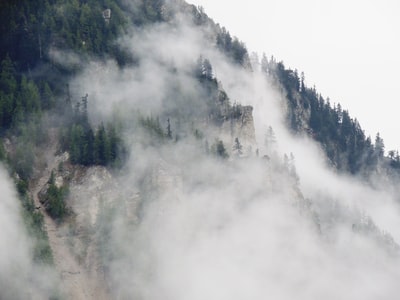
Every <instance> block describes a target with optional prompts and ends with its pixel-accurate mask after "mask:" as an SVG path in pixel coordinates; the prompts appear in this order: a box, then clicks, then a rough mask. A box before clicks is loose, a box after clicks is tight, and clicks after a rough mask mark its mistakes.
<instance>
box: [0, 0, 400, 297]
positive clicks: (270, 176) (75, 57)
mask: <svg viewBox="0 0 400 300" xmlns="http://www.w3.org/2000/svg"><path fill="white" fill-rule="evenodd" d="M0 8H2V9H1V10H0V11H2V14H3V17H4V19H3V20H4V22H3V21H2V23H1V24H2V27H1V32H3V33H4V35H2V38H1V44H2V45H4V47H2V50H1V51H2V52H0V54H1V59H2V65H1V66H2V68H1V74H0V87H1V88H0V104H1V107H0V112H1V113H0V116H1V118H0V119H1V122H2V123H1V126H2V140H3V143H2V144H3V145H4V149H1V148H0V157H1V158H2V159H4V161H5V164H6V165H7V167H8V170H9V177H11V178H12V179H13V180H14V181H15V183H16V187H17V188H18V191H19V195H18V196H19V198H20V199H21V200H22V202H19V203H22V205H21V206H23V211H24V216H25V221H26V225H27V226H26V227H29V226H30V224H31V223H29V222H30V221H29V220H31V219H33V220H36V222H35V223H34V225H33V226H31V227H32V228H33V229H34V230H36V232H38V233H39V234H38V233H36V234H35V235H33V234H30V235H31V236H30V240H31V243H32V248H29V247H27V246H26V245H24V247H23V249H25V250H26V251H25V252H24V253H23V254H21V255H22V256H23V258H24V261H26V265H24V268H21V270H22V272H24V271H26V270H41V268H46V269H49V270H50V271H49V273H48V274H49V275H48V276H47V275H46V276H43V277H44V279H42V278H41V277H40V276H39V274H42V272H39V271H38V272H37V273H35V272H34V271H30V272H25V273H27V274H29V276H28V278H26V280H22V281H21V282H18V283H16V284H21V285H24V286H26V289H18V287H17V285H16V284H15V285H12V286H11V287H12V288H11V289H10V291H12V292H10V293H7V294H4V292H2V290H3V289H0V297H6V298H15V299H24V298H27V296H26V295H27V293H28V295H29V296H30V297H31V298H34V296H36V295H38V296H37V297H38V298H41V299H45V298H55V297H56V296H60V297H61V298H66V299H125V298H126V299H132V298H134V299H160V298H167V299H200V298H201V299H203V298H205V297H207V298H209V299H218V300H221V299H230V300H232V299H243V298H246V299H247V298H251V299H265V297H268V296H270V295H273V297H274V298H279V299H293V298H297V299H310V298H320V297H324V298H326V297H328V298H329V297H330V298H332V299H337V298H350V299H369V298H371V299H372V298H376V297H377V296H378V297H381V298H393V297H394V296H395V295H396V292H397V280H396V279H397V278H398V275H399V273H398V272H399V271H398V270H399V268H398V266H399V258H398V256H399V246H398V241H399V238H400V232H399V231H398V228H400V227H399V226H397V225H399V220H400V218H399V215H398V213H397V212H398V196H397V195H398V193H397V187H396V185H395V184H393V183H396V182H397V180H398V179H397V176H398V175H397V163H396V162H397V160H398V158H397V156H398V155H397V156H396V155H395V153H393V155H390V156H389V157H385V156H384V151H383V150H384V147H383V140H381V138H380V137H379V136H378V137H377V139H376V141H375V143H374V144H372V142H371V140H370V139H368V138H366V137H365V135H364V132H363V131H362V129H361V127H360V125H359V124H358V123H357V121H356V120H353V119H352V118H351V117H350V116H349V113H348V112H347V111H345V110H343V109H342V108H341V107H340V106H339V105H336V106H334V107H333V108H332V106H331V105H330V104H329V102H328V100H325V99H323V98H322V97H321V96H319V95H318V93H317V92H316V90H315V89H314V88H313V89H311V88H308V87H306V86H305V85H304V78H302V76H299V75H298V73H297V72H295V71H292V70H288V69H286V68H285V66H284V65H283V63H277V62H276V61H275V60H274V59H270V60H268V59H266V58H265V57H264V58H263V59H262V61H261V62H260V63H258V62H255V61H252V63H251V62H250V59H249V55H248V53H247V50H246V48H245V46H244V45H243V43H241V42H240V41H239V40H238V39H237V38H235V37H231V36H230V34H229V32H227V31H226V29H224V28H221V27H220V26H219V25H216V24H215V22H214V21H213V20H211V19H209V18H208V17H207V15H206V14H205V13H204V11H202V10H199V9H197V8H196V7H194V6H192V5H189V4H187V3H185V2H184V1H179V0H170V1H156V0H154V1H150V0H136V1H111V0H107V1H39V3H38V4H37V5H32V3H30V2H29V1H21V2H20V3H18V4H15V3H14V2H10V1H8V2H7V1H6V2H4V3H3V2H2V4H1V6H0ZM26 35H27V36H28V37H26ZM22 37H24V38H22ZM28 52H29V55H25V54H26V53H28ZM258 65H260V66H261V67H260V68H258V67H257V66H258ZM4 180H6V179H4ZM14 198H17V197H13V196H10V197H9V199H12V201H14V203H15V202H16V201H17V199H14ZM7 199H8V198H7ZM7 201H8V200H7ZM0 208H2V206H0ZM3 211H4V213H3ZM3 211H2V210H0V212H1V213H2V216H3V215H4V216H8V215H10V216H12V218H13V219H12V220H11V221H9V222H8V225H9V227H8V228H12V227H15V225H14V224H15V222H14V219H15V218H17V216H16V214H12V213H10V212H9V210H7V209H4V210H3ZM17 232H18V233H20V234H21V235H22V236H28V235H29V233H27V232H29V231H27V230H26V229H24V228H22V226H21V228H19V229H18V231H17ZM7 236H8V235H7ZM39 237H41V238H40V239H39ZM27 240H29V238H28V237H27ZM0 247H2V248H4V249H5V250H7V251H3V252H2V253H6V256H5V257H2V259H4V261H7V260H8V259H9V258H12V259H15V257H14V256H13V253H12V249H10V248H7V243H5V242H4V243H3V241H2V239H0ZM12 247H14V244H13V245H12ZM50 249H51V251H50ZM31 252H34V255H31V254H30V253H31ZM51 253H52V254H51ZM28 254H29V255H28ZM371 257H372V258H373V259H371ZM0 262H1V261H0ZM0 266H2V265H1V264H0ZM0 269H2V268H0ZM4 270H6V272H2V271H0V278H7V276H8V275H9V273H8V272H10V271H9V270H10V268H8V267H7V268H4ZM304 270H307V272H304ZM51 272H53V273H51ZM46 274H47V273H46ZM54 274H57V276H54ZM338 274H340V276H338ZM38 277H40V278H39V279H40V280H39V279H38ZM54 279H56V280H54ZM32 282H34V283H35V288H33V287H34V285H33V284H32ZM0 286H1V283H0ZM182 287H184V288H182ZM299 287H301V288H299ZM11 293H12V294H11ZM327 294H328V296H327ZM29 296H28V298H29Z"/></svg>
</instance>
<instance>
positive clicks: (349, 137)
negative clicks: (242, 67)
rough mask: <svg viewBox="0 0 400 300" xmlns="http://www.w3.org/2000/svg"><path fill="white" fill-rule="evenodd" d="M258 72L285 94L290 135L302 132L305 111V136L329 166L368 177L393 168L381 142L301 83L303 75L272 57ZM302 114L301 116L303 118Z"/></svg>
mask: <svg viewBox="0 0 400 300" xmlns="http://www.w3.org/2000/svg"><path fill="white" fill-rule="evenodd" d="M262 70H263V71H264V73H265V74H266V75H267V76H268V77H269V78H270V79H272V80H273V82H275V84H277V85H278V86H280V87H281V89H282V90H283V91H284V93H285V94H286V95H287V99H288V103H289V108H288V115H287V123H288V125H289V126H290V127H291V128H292V130H293V132H294V133H299V132H302V131H303V130H304V126H303V125H302V121H301V120H300V119H299V112H301V111H302V110H307V111H308V112H309V116H310V117H309V118H308V120H307V121H308V124H307V125H308V127H309V129H308V134H309V135H311V136H312V137H313V138H314V139H316V140H317V141H318V142H320V143H321V145H322V146H323V149H324V150H325V152H326V155H327V156H328V158H329V159H330V161H331V162H332V164H333V165H334V166H335V167H336V168H337V169H339V170H342V171H346V172H350V173H352V174H358V173H362V174H368V173H370V172H372V171H374V170H376V167H377V166H378V165H382V164H384V165H388V166H391V167H394V166H396V162H395V159H394V156H392V157H393V158H388V157H385V156H384V142H383V140H382V138H381V137H380V136H379V134H378V135H377V136H376V139H375V143H374V144H373V143H372V142H371V138H369V137H366V136H365V133H364V131H363V129H362V128H361V126H360V124H359V123H358V121H357V119H353V118H351V117H350V114H349V112H348V111H347V110H343V109H342V107H341V105H340V104H338V105H333V106H332V105H331V103H330V100H329V98H328V99H324V98H323V97H322V96H321V95H320V94H318V93H317V91H316V89H315V87H313V88H308V87H307V86H305V84H304V74H302V75H301V78H299V76H298V73H297V71H292V70H290V69H286V68H285V66H284V64H283V63H282V62H279V63H276V62H275V60H274V59H273V58H271V60H270V61H268V60H267V59H266V58H264V59H263V62H262ZM305 115H306V113H303V118H304V119H305Z"/></svg>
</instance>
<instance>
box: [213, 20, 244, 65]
mask: <svg viewBox="0 0 400 300" xmlns="http://www.w3.org/2000/svg"><path fill="white" fill-rule="evenodd" d="M217 47H218V48H219V49H220V50H221V51H222V52H224V53H225V54H226V55H227V56H228V57H230V58H231V59H232V60H233V61H234V62H235V63H237V64H239V65H242V66H244V65H245V64H246V63H247V61H248V59H249V57H248V56H249V55H248V52H247V49H246V47H245V45H244V44H243V43H242V42H240V41H239V40H238V39H237V38H236V37H235V38H232V37H231V35H230V33H229V32H228V31H227V30H226V29H225V27H222V28H218V33H217Z"/></svg>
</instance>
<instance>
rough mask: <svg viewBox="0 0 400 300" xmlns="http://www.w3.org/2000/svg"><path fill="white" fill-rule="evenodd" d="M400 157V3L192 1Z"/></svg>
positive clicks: (382, 0) (362, 0)
mask: <svg viewBox="0 0 400 300" xmlns="http://www.w3.org/2000/svg"><path fill="white" fill-rule="evenodd" d="M188 2H189V3H192V4H195V5H198V6H203V8H204V10H205V12H206V13H207V14H208V16H209V17H211V18H212V19H214V21H215V22H216V23H220V24H221V25H222V26H225V27H226V28H227V30H228V31H230V32H231V34H232V35H235V36H238V37H239V39H240V40H242V41H243V42H244V43H245V44H246V46H247V48H248V50H249V52H253V51H254V52H257V53H259V54H262V53H263V52H265V53H266V54H267V56H268V57H270V56H271V55H274V56H275V58H277V60H282V61H283V62H284V63H285V65H286V66H287V67H290V68H292V69H298V70H299V72H301V71H303V72H304V73H305V76H306V81H307V84H308V85H309V86H312V85H314V84H315V86H316V88H317V91H319V92H320V93H321V94H322V95H323V96H324V97H325V98H327V97H329V98H330V99H331V103H332V104H333V103H338V102H339V103H341V105H342V107H343V108H345V109H348V110H349V112H350V115H351V116H352V117H353V118H357V119H358V121H359V122H360V124H361V126H362V128H363V129H364V130H365V131H366V134H367V135H371V137H372V139H374V138H375V135H376V133H377V132H380V134H381V136H382V137H383V139H384V141H385V145H386V150H391V149H399V150H400V134H398V131H400V111H399V110H400V94H399V92H398V89H399V87H400V76H399V69H400V1H398V0H379V1H378V0H375V1H373V0H335V1H333V0H332V1H331V0H326V1H325V0H264V1H261V0H258V1H257V0H246V1H240V0H239V1H232V0H189V1H188Z"/></svg>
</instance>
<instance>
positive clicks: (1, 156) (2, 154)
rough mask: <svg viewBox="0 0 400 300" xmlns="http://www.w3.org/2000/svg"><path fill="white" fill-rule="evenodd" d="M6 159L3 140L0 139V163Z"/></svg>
mask: <svg viewBox="0 0 400 300" xmlns="http://www.w3.org/2000/svg"><path fill="white" fill-rule="evenodd" d="M6 158H7V153H6V150H5V149H4V144H3V140H2V139H1V138H0V162H2V161H5V160H6Z"/></svg>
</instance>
